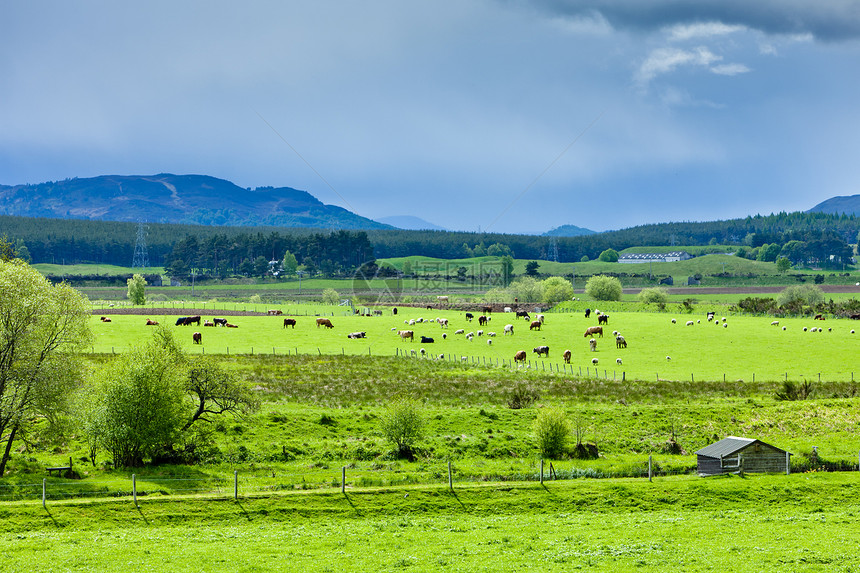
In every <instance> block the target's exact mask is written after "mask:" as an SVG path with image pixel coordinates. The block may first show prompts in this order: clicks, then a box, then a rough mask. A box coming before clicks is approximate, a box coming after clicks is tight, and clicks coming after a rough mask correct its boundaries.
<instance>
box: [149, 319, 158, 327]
mask: <svg viewBox="0 0 860 573" xmlns="http://www.w3.org/2000/svg"><path fill="white" fill-rule="evenodd" d="M146 326H158V321H157V320H152V319H151V318H147V319H146Z"/></svg>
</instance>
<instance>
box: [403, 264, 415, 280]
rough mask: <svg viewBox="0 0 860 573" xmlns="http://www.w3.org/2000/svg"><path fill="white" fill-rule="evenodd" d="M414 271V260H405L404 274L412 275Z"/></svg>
mask: <svg viewBox="0 0 860 573" xmlns="http://www.w3.org/2000/svg"><path fill="white" fill-rule="evenodd" d="M412 272H413V271H412V261H408V260H407V261H403V274H404V275H406V276H407V277H411V276H412Z"/></svg>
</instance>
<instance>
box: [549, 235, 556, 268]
mask: <svg viewBox="0 0 860 573" xmlns="http://www.w3.org/2000/svg"><path fill="white" fill-rule="evenodd" d="M549 258H550V260H551V261H553V262H556V263H557V262H558V238H557V237H556V236H555V235H553V236H552V239H551V240H550V243H549Z"/></svg>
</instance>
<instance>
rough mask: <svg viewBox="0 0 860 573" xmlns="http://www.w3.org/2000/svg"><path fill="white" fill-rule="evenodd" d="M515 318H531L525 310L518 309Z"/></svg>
mask: <svg viewBox="0 0 860 573" xmlns="http://www.w3.org/2000/svg"><path fill="white" fill-rule="evenodd" d="M517 318H525V319H526V320H531V318H530V317H529V313H528V312H527V311H525V310H518V311H517Z"/></svg>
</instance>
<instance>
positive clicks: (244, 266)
mask: <svg viewBox="0 0 860 573" xmlns="http://www.w3.org/2000/svg"><path fill="white" fill-rule="evenodd" d="M239 273H240V274H241V275H242V276H246V277H250V276H251V275H253V274H254V263H252V262H251V259H243V260H242V262H241V263H240V264H239Z"/></svg>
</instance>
